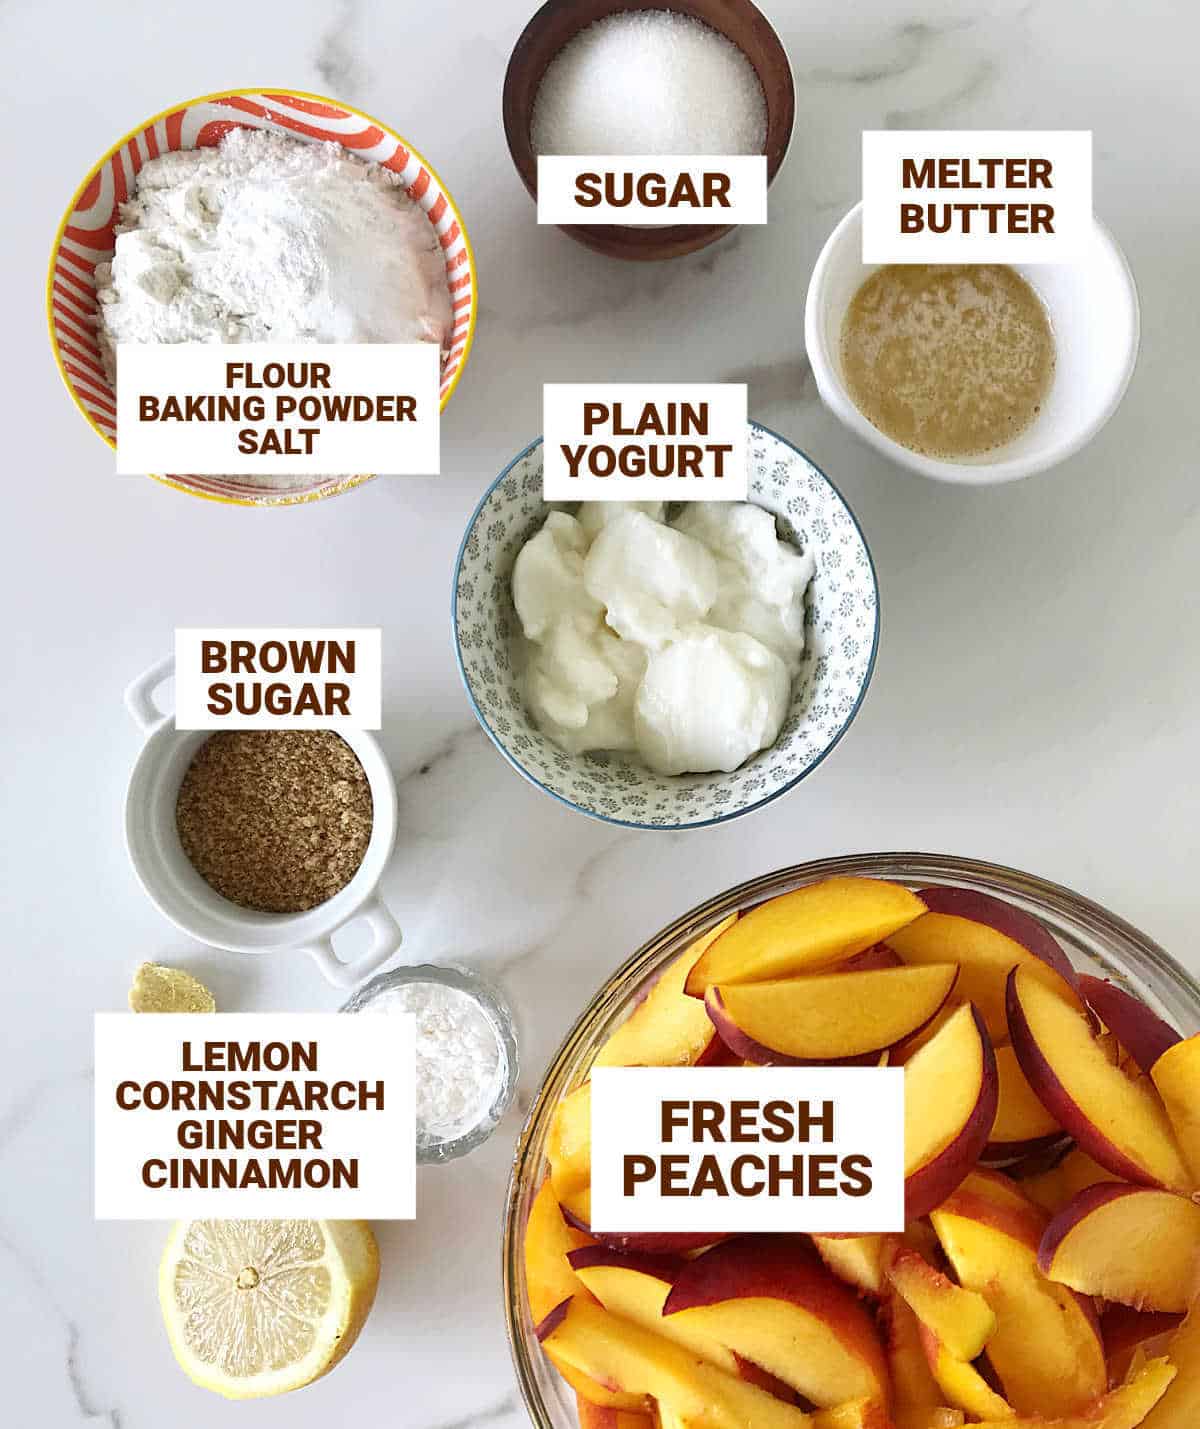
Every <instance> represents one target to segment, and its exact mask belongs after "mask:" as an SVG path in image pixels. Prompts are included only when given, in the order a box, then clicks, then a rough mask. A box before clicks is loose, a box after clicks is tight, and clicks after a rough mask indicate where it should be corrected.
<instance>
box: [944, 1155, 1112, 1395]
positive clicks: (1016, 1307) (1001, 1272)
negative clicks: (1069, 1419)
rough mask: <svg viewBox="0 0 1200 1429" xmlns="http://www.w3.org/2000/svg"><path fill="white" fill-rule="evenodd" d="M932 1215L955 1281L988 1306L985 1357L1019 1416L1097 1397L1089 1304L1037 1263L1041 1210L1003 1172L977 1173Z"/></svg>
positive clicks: (1098, 1370)
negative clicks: (991, 1327)
mask: <svg viewBox="0 0 1200 1429" xmlns="http://www.w3.org/2000/svg"><path fill="white" fill-rule="evenodd" d="M931 1219H932V1221H933V1226H934V1229H935V1230H936V1231H937V1233H938V1239H939V1240H940V1241H941V1243H942V1248H943V1250H945V1252H946V1254H947V1256H949V1258H950V1263H951V1265H952V1266H953V1267H954V1272H955V1275H956V1276H957V1278H958V1281H959V1284H960V1285H963V1286H965V1287H966V1288H967V1289H969V1290H975V1291H977V1292H978V1293H979V1294H980V1295H982V1296H983V1297H984V1299H985V1300H986V1301H987V1302H988V1304H989V1305H990V1306H991V1308H992V1310H993V1311H994V1312H995V1315H996V1329H995V1332H994V1333H993V1334H992V1336H991V1338H990V1339H989V1340H988V1345H987V1358H988V1361H989V1363H990V1364H991V1366H992V1368H993V1370H994V1371H995V1373H996V1375H997V1377H998V1380H999V1383H1000V1386H1001V1391H1002V1393H1003V1395H1004V1398H1005V1399H1006V1400H1007V1401H1008V1402H1009V1404H1011V1405H1012V1407H1013V1408H1014V1409H1015V1410H1016V1412H1017V1413H1019V1414H1032V1413H1040V1414H1044V1415H1046V1416H1047V1417H1051V1416H1053V1415H1055V1414H1060V1415H1066V1414H1077V1413H1079V1412H1080V1411H1081V1410H1082V1409H1083V1408H1084V1407H1085V1406H1086V1405H1087V1404H1089V1403H1090V1402H1091V1401H1092V1400H1094V1399H1095V1398H1096V1397H1097V1396H1098V1395H1100V1394H1102V1393H1103V1392H1104V1389H1105V1387H1106V1385H1107V1383H1108V1377H1107V1371H1106V1367H1105V1363H1104V1350H1103V1346H1102V1343H1101V1339H1100V1330H1099V1324H1098V1322H1097V1320H1096V1316H1095V1312H1094V1309H1093V1307H1092V1305H1091V1302H1090V1301H1088V1300H1086V1299H1085V1298H1084V1297H1083V1296H1079V1295H1077V1294H1076V1293H1075V1292H1074V1291H1072V1290H1070V1289H1068V1288H1067V1287H1066V1286H1064V1285H1058V1284H1056V1283H1055V1282H1054V1281H1051V1280H1047V1279H1046V1278H1045V1276H1043V1275H1042V1273H1041V1272H1040V1271H1039V1270H1038V1267H1037V1251H1038V1246H1039V1244H1040V1242H1041V1237H1042V1234H1043V1233H1044V1231H1045V1228H1046V1224H1047V1217H1046V1215H1045V1213H1044V1212H1043V1211H1042V1210H1041V1209H1040V1208H1039V1207H1038V1206H1036V1205H1035V1204H1034V1203H1033V1202H1032V1201H1030V1200H1028V1199H1027V1198H1026V1197H1024V1196H1023V1195H1022V1194H1021V1192H1020V1191H1019V1189H1018V1188H1017V1187H1016V1185H1015V1184H1013V1183H1012V1182H1011V1181H1007V1178H1005V1177H1001V1176H997V1175H996V1174H995V1173H994V1172H989V1173H981V1172H976V1173H975V1174H974V1175H972V1176H969V1177H968V1178H967V1180H966V1181H965V1182H964V1183H963V1184H962V1185H961V1186H960V1187H959V1188H958V1190H956V1191H955V1192H954V1194H953V1195H952V1196H950V1197H949V1198H948V1200H947V1201H946V1203H945V1204H944V1205H943V1206H941V1207H939V1209H937V1210H935V1211H934V1212H933V1213H932V1216H931ZM936 1373H937V1371H936V1370H935V1375H936ZM938 1382H939V1383H941V1382H942V1381H941V1379H940V1378H939V1381H938ZM943 1387H944V1386H943ZM956 1403H960V1401H956ZM961 1407H962V1408H967V1406H966V1405H961ZM975 1412H979V1411H975ZM986 1417H989V1418H996V1417H998V1416H996V1415H995V1414H989V1415H987V1416H986Z"/></svg>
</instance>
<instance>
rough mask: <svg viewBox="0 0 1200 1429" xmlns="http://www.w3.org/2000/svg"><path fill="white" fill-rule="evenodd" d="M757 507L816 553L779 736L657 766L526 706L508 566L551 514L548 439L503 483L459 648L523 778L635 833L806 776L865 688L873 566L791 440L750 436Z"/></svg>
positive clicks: (719, 810)
mask: <svg viewBox="0 0 1200 1429" xmlns="http://www.w3.org/2000/svg"><path fill="white" fill-rule="evenodd" d="M748 447H749V461H750V480H749V490H748V497H749V500H750V502H751V503H753V504H754V505H755V506H758V507H761V508H763V509H764V510H766V511H768V512H770V513H771V515H772V516H773V517H774V518H775V528H776V533H777V535H778V536H779V538H781V539H782V540H783V541H785V542H787V543H788V545H789V546H790V547H792V548H794V550H795V551H796V552H800V553H804V554H805V555H807V554H808V553H811V556H812V562H813V573H812V578H811V580H810V581H809V582H808V586H807V591H806V594H805V598H804V607H803V610H804V615H803V623H804V649H803V652H802V653H801V655H800V656H799V659H798V661H797V668H796V670H795V673H794V676H793V678H792V679H791V681H790V686H789V690H788V692H787V710H786V714H785V715H784V718H783V723H782V727H781V728H780V730H779V734H778V738H777V739H775V740H774V742H773V743H772V744H771V745H770V747H769V748H766V749H763V750H762V751H761V752H760V753H758V754H756V755H755V756H754V757H753V758H751V759H749V760H748V761H746V762H745V763H742V764H740V765H739V766H738V767H736V768H734V769H732V770H730V771H728V772H726V771H724V770H718V771H716V772H710V773H699V774H668V773H659V772H655V771H654V770H652V769H650V768H649V767H647V765H646V763H645V762H643V761H642V760H640V759H638V758H637V757H636V756H635V755H634V754H633V753H632V752H630V751H628V750H613V749H611V748H610V750H609V751H608V752H595V751H593V752H590V753H584V752H570V751H569V750H567V749H564V748H563V747H561V746H560V744H558V743H556V742H555V740H554V739H552V738H551V737H550V736H549V735H548V734H547V733H546V732H545V730H544V729H543V728H540V727H539V725H538V722H537V720H536V719H535V718H534V714H533V711H532V710H531V709H530V702H529V699H528V694H527V689H526V682H525V671H524V668H523V665H524V661H523V651H522V626H521V620H520V618H519V616H518V613H517V609H516V607H515V605H514V602H513V592H512V586H513V569H514V566H515V564H516V561H517V557H518V555H519V553H520V552H521V550H522V548H523V547H525V545H526V543H527V542H528V541H529V540H530V538H531V537H532V536H534V535H535V534H536V533H537V532H538V531H539V530H541V529H542V528H543V527H544V526H545V524H546V520H547V517H548V515H549V514H550V512H551V510H552V509H553V508H552V507H551V506H550V505H548V504H547V503H546V502H545V501H544V500H543V498H542V445H541V440H540V439H539V440H538V441H536V442H534V443H533V444H532V445H531V446H530V447H528V448H527V449H526V450H525V451H524V452H522V453H521V454H520V456H518V457H517V458H516V459H515V460H514V461H513V462H512V463H511V464H510V466H508V467H507V468H506V469H505V471H503V472H502V473H501V475H500V476H499V477H498V478H497V479H496V481H495V482H494V483H493V485H492V486H491V488H490V489H489V490H488V491H487V493H486V494H485V495H484V497H483V499H482V501H481V502H480V504H479V507H478V508H477V509H476V511H475V514H474V516H473V517H472V519H471V522H470V524H469V526H468V528H467V533H466V536H465V537H464V539H463V544H462V548H461V549H460V551H459V558H458V563H457V566H456V570H455V580H454V594H453V623H454V638H455V649H456V653H457V656H458V663H459V670H460V673H461V674H462V678H463V683H464V685H465V686H466V689H467V694H468V696H469V698H470V699H471V702H472V706H473V708H474V710H475V713H476V715H477V717H478V719H479V721H480V723H481V724H482V726H483V728H484V730H485V732H486V733H487V735H488V737H489V738H490V739H491V740H492V742H493V743H494V744H495V745H496V747H497V748H498V749H499V750H500V752H501V753H502V754H503V755H504V757H505V758H506V759H507V760H508V761H509V763H510V764H512V765H513V767H514V768H515V769H517V770H518V772H519V773H521V774H523V775H524V776H525V777H526V778H527V779H529V780H530V781H531V782H532V783H534V784H536V785H537V787H538V788H541V789H543V790H545V791H546V792H547V793H549V794H552V795H553V796H554V797H555V798H557V799H559V800H560V801H561V802H563V803H565V804H567V805H569V806H570V807H572V808H576V809H579V810H581V811H582V812H584V813H587V814H590V815H592V816H593V817H595V818H600V819H604V820H606V821H608V822H611V823H617V824H623V825H626V826H629V827H633V828H693V827H698V826H701V825H704V824H710V823H716V822H719V821H721V820H724V819H728V818H734V817H736V816H737V815H739V814H743V813H747V812H748V811H749V810H751V809H754V808H757V807H759V806H760V805H762V804H765V803H767V802H769V801H770V800H771V799H774V798H777V797H778V796H779V795H780V794H783V793H784V792H786V791H787V790H788V789H790V788H792V787H793V786H794V785H795V784H797V783H798V782H799V781H800V780H801V779H803V778H804V777H805V775H806V774H808V773H809V772H810V771H811V770H812V769H814V768H815V767H816V766H817V764H819V763H820V761H821V760H822V759H823V758H824V757H825V755H826V754H828V753H829V751H830V750H831V749H832V748H833V747H834V745H835V744H836V743H837V742H838V740H839V739H840V738H841V736H842V735H843V734H844V733H845V731H846V729H847V728H848V727H849V724H850V722H851V720H852V719H853V718H854V715H855V714H856V713H857V711H858V708H859V705H860V704H861V702H862V699H863V696H864V695H865V692H866V688H867V685H868V683H869V681H870V676H871V671H872V668H873V666H874V659H875V649H876V644H877V641H878V634H879V615H878V593H877V587H876V582H875V572H874V568H873V566H872V564H871V558H870V555H869V553H868V550H867V545H866V542H865V540H864V538H863V534H862V531H861V530H860V528H859V526H858V523H857V522H856V521H855V519H854V516H853V515H852V513H851V512H850V510H849V508H848V507H847V505H846V503H845V502H844V501H843V499H842V497H841V496H840V495H839V493H838V492H837V490H836V489H835V488H834V487H833V485H832V483H830V482H829V480H828V479H827V478H826V477H825V476H824V475H823V473H821V472H820V471H819V470H818V469H817V468H816V467H815V466H813V464H812V463H811V462H810V461H809V460H808V458H807V457H806V456H805V455H804V454H803V453H802V452H800V451H798V450H797V449H796V448H795V447H793V446H791V445H790V444H789V443H788V442H786V441H785V440H784V439H783V438H782V437H779V436H777V435H776V434H775V433H773V432H770V431H768V430H767V429H766V428H764V427H760V426H757V425H755V424H751V425H750V432H749V442H748Z"/></svg>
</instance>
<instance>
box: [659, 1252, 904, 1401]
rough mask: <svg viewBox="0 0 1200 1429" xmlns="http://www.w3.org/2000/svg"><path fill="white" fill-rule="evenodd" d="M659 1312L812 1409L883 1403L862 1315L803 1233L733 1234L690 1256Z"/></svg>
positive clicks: (874, 1347) (883, 1373) (879, 1358)
mask: <svg viewBox="0 0 1200 1429" xmlns="http://www.w3.org/2000/svg"><path fill="white" fill-rule="evenodd" d="M663 1315H664V1316H665V1317H667V1318H676V1319H679V1320H680V1321H681V1322H684V1323H690V1324H691V1325H692V1326H694V1327H695V1328H696V1329H697V1330H699V1331H701V1332H703V1333H705V1334H707V1335H710V1336H711V1337H712V1338H713V1339H716V1340H720V1341H721V1342H722V1343H723V1344H726V1345H728V1346H729V1348H730V1349H731V1350H733V1351H735V1352H736V1353H737V1354H739V1355H742V1356H744V1357H745V1358H746V1359H748V1360H752V1361H753V1362H754V1363H755V1364H757V1365H761V1366H762V1368H763V1369H765V1370H768V1371H769V1372H770V1373H771V1374H773V1375H775V1376H777V1377H778V1378H779V1379H781V1380H783V1382H784V1383H785V1384H788V1385H790V1386H791V1387H792V1388H793V1389H795V1390H796V1391H797V1392H798V1393H800V1394H802V1395H803V1396H804V1397H805V1398H806V1399H808V1400H811V1401H812V1403H813V1404H816V1405H818V1406H826V1405H834V1404H841V1403H843V1402H844V1401H847V1400H852V1399H877V1400H879V1401H880V1402H881V1403H886V1402H887V1367H886V1365H885V1363H884V1358H883V1350H882V1347H881V1345H880V1343H879V1338H878V1336H877V1334H876V1332H875V1326H874V1323H873V1321H872V1319H871V1317H870V1315H869V1314H868V1313H867V1312H866V1310H865V1309H864V1308H863V1307H862V1305H860V1304H859V1302H858V1300H857V1299H856V1297H855V1296H854V1294H853V1293H852V1292H851V1291H850V1290H848V1289H847V1288H846V1287H845V1286H844V1285H842V1284H841V1282H840V1281H839V1280H837V1278H836V1277H835V1276H834V1275H832V1274H831V1273H830V1272H829V1271H828V1270H827V1269H826V1268H825V1266H824V1265H823V1264H822V1262H821V1260H820V1258H819V1257H818V1256H817V1254H816V1252H815V1251H814V1250H813V1248H812V1245H811V1244H810V1243H809V1241H808V1240H807V1238H805V1237H802V1236H789V1235H754V1236H739V1237H737V1238H736V1239H734V1240H730V1241H726V1242H724V1243H723V1244H722V1245H719V1246H714V1247H713V1249H711V1250H708V1251H705V1252H704V1254H703V1255H700V1256H697V1257H696V1259H695V1260H690V1261H688V1262H687V1264H686V1265H685V1266H684V1267H683V1269H682V1270H681V1271H680V1273H679V1275H678V1277H677V1279H676V1281H675V1284H674V1287H673V1288H672V1290H671V1293H670V1295H669V1296H668V1297H667V1301H666V1304H665V1305H664V1306H663Z"/></svg>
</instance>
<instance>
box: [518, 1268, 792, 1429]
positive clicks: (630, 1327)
mask: <svg viewBox="0 0 1200 1429" xmlns="http://www.w3.org/2000/svg"><path fill="white" fill-rule="evenodd" d="M537 1334H538V1339H539V1340H541V1342H542V1345H543V1347H544V1348H545V1349H547V1350H549V1351H553V1352H554V1355H555V1358H556V1360H558V1361H562V1362H564V1363H567V1364H571V1365H573V1366H574V1367H575V1368H576V1369H577V1370H579V1371H580V1372H581V1373H583V1374H586V1375H587V1376H588V1377H589V1378H591V1379H594V1380H596V1381H597V1382H599V1383H601V1384H610V1385H613V1386H614V1387H616V1388H619V1389H621V1390H624V1391H626V1392H629V1393H633V1394H640V1395H649V1396H651V1397H652V1398H653V1399H655V1400H657V1401H658V1404H659V1406H660V1409H661V1410H666V1411H667V1413H668V1414H669V1415H670V1416H672V1420H673V1422H674V1423H675V1424H676V1425H678V1426H680V1429H684V1426H686V1427H687V1429H702V1426H703V1429H746V1426H747V1425H754V1426H755V1429H812V1420H811V1418H810V1417H809V1415H807V1414H805V1413H804V1412H803V1411H802V1410H800V1409H797V1408H795V1407H794V1406H793V1405H790V1404H785V1403H784V1402H783V1400H781V1399H776V1398H774V1397H773V1396H772V1395H770V1394H768V1393H767V1392H766V1390H763V1389H759V1388H758V1387H757V1386H756V1385H753V1384H750V1383H748V1382H747V1381H745V1380H741V1379H737V1378H736V1377H735V1376H733V1375H731V1374H726V1373H725V1372H724V1370H719V1369H716V1368H715V1367H714V1366H713V1365H710V1364H708V1363H706V1362H705V1361H704V1360H702V1359H698V1358H697V1357H696V1356H695V1355H694V1354H691V1353H689V1352H688V1351H687V1350H685V1349H682V1348H681V1347H680V1346H679V1345H676V1344H672V1343H671V1341H670V1340H667V1339H664V1338H663V1336H662V1335H658V1334H654V1333H653V1332H652V1331H650V1330H645V1329H643V1328H642V1327H641V1326H640V1325H635V1324H633V1323H632V1322H631V1321H629V1320H622V1319H620V1318H619V1317H618V1316H616V1315H610V1314H609V1313H608V1311H607V1310H605V1309H603V1308H602V1307H601V1306H599V1305H597V1304H595V1303H594V1302H593V1301H591V1300H585V1299H583V1298H582V1297H579V1296H576V1297H575V1298H573V1299H571V1300H568V1301H566V1302H565V1303H564V1304H562V1305H559V1306H557V1307H556V1308H555V1309H554V1310H552V1311H551V1312H550V1314H549V1315H548V1316H547V1317H546V1318H545V1319H544V1320H543V1321H542V1323H541V1324H540V1325H539V1326H538V1330H537Z"/></svg>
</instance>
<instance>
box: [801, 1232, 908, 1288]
mask: <svg viewBox="0 0 1200 1429" xmlns="http://www.w3.org/2000/svg"><path fill="white" fill-rule="evenodd" d="M888 1239H889V1238H888V1237H887V1236H885V1235H854V1236H841V1235H836V1236H827V1235H814V1236H813V1238H812V1243H813V1245H814V1246H816V1248H817V1254H818V1255H819V1256H820V1257H821V1259H822V1260H823V1261H824V1262H825V1264H826V1265H827V1266H828V1267H829V1269H830V1270H832V1271H833V1273H834V1274H835V1275H836V1276H837V1278H838V1279H839V1280H842V1281H844V1282H845V1283H846V1284H847V1285H853V1286H854V1288H855V1289H856V1290H865V1291H867V1292H868V1293H869V1294H871V1295H880V1294H882V1293H883V1288H884V1283H885V1282H884V1277H883V1252H884V1249H885V1247H886V1246H887V1244H888Z"/></svg>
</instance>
